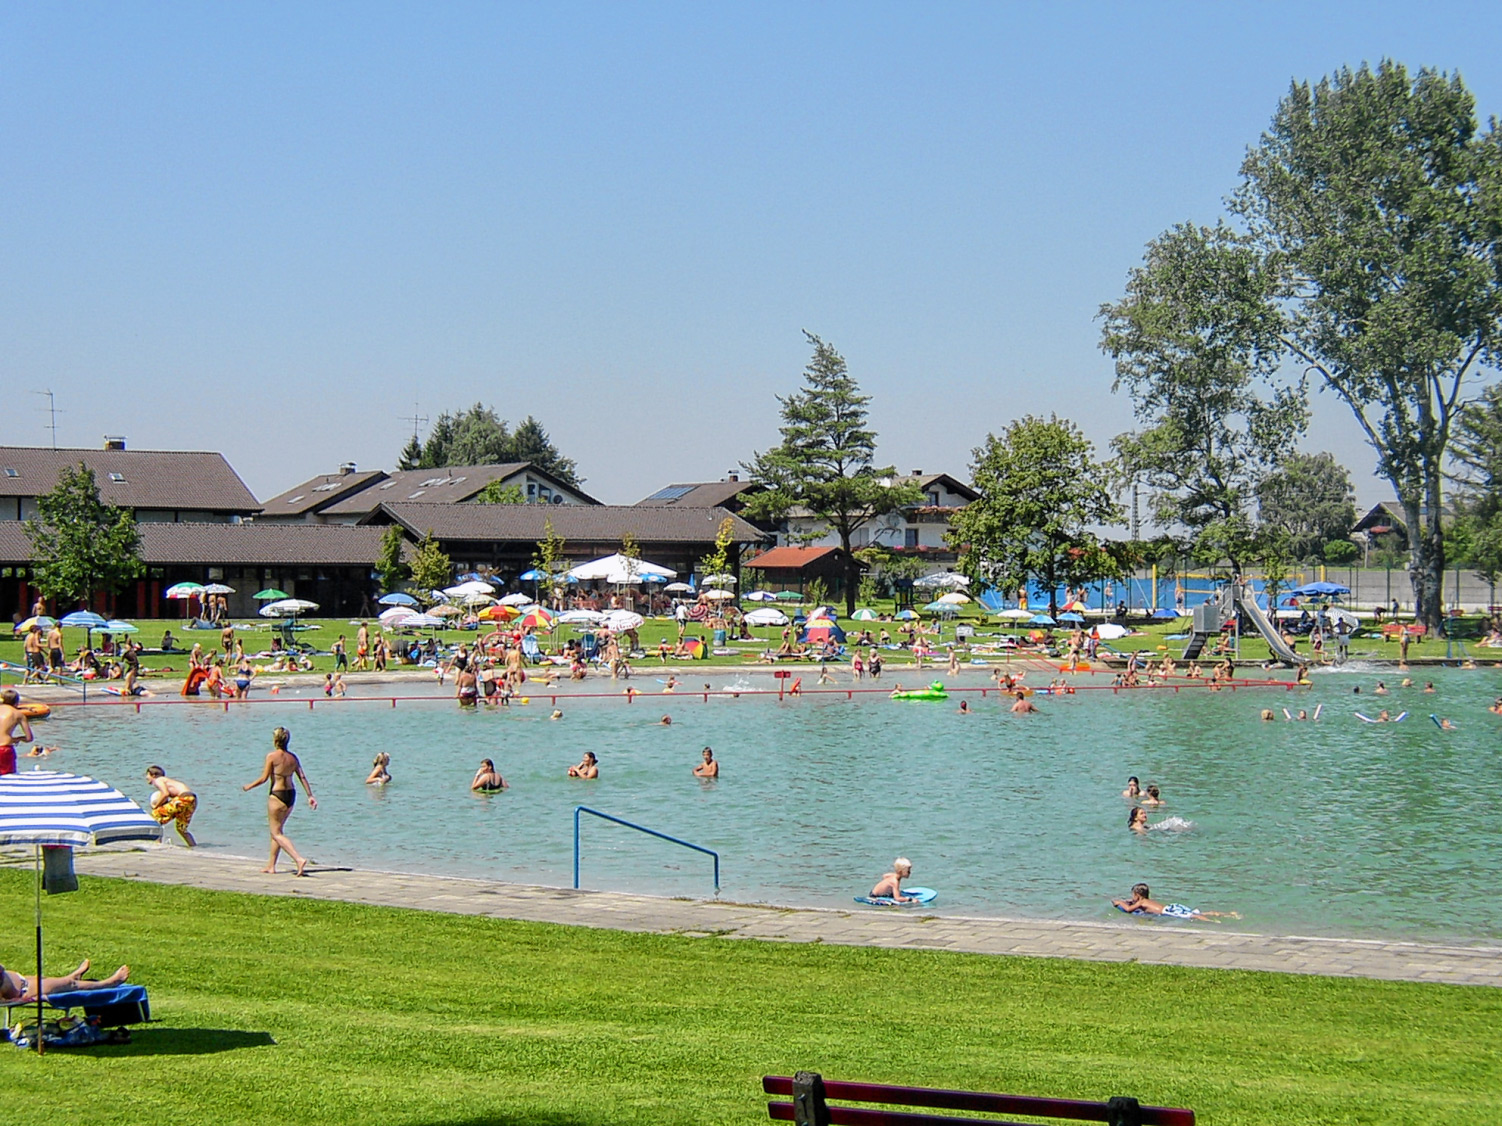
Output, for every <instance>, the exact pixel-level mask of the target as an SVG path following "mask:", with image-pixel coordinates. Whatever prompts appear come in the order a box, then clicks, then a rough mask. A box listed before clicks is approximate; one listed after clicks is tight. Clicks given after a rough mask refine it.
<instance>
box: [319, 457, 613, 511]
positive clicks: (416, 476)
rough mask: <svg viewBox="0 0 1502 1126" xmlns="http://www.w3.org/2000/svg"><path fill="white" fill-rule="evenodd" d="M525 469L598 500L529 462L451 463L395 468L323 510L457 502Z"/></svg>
mask: <svg viewBox="0 0 1502 1126" xmlns="http://www.w3.org/2000/svg"><path fill="white" fill-rule="evenodd" d="M523 470H526V471H529V472H531V473H534V474H536V475H537V476H539V477H542V478H544V479H546V480H548V481H552V482H553V483H554V484H555V485H556V486H557V487H558V488H560V489H567V490H568V491H569V492H571V493H574V494H576V495H577V496H580V497H582V498H583V499H584V501H585V503H586V504H594V503H595V499H594V497H592V496H590V495H589V494H588V493H586V492H585V491H584V490H583V489H578V488H575V487H574V486H573V485H568V484H565V483H564V482H562V481H559V480H558V479H557V478H556V477H554V476H553V475H552V474H551V473H548V472H547V471H546V470H542V469H538V468H537V467H536V466H535V465H532V464H530V463H529V462H525V461H515V462H510V463H508V464H505V465H451V466H449V467H448V468H446V469H397V470H393V471H392V472H390V473H388V474H386V475H385V478H384V479H383V480H381V481H380V482H378V483H374V484H372V485H371V486H370V487H369V488H366V489H364V490H362V491H360V492H358V493H355V494H354V495H353V496H350V497H346V498H345V499H344V500H341V501H338V502H336V503H334V504H331V505H329V507H327V508H325V509H324V510H323V515H324V516H329V517H339V516H344V517H361V516H368V515H369V514H370V513H372V512H374V511H375V510H376V509H377V508H378V507H380V506H381V505H382V504H387V503H391V504H395V503H405V502H407V501H417V502H420V503H422V504H457V503H460V502H462V501H467V500H472V499H473V498H474V495H475V494H476V493H478V492H479V491H480V490H481V489H483V488H484V487H485V486H486V485H488V484H490V483H491V482H492V481H502V480H505V479H506V478H507V477H511V476H514V475H515V474H518V473H521V472H522V471H523Z"/></svg>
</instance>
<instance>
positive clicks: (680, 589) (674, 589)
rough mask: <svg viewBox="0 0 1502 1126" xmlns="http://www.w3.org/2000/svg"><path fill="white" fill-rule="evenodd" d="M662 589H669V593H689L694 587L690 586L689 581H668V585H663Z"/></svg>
mask: <svg viewBox="0 0 1502 1126" xmlns="http://www.w3.org/2000/svg"><path fill="white" fill-rule="evenodd" d="M662 589H663V590H665V591H667V592H668V593H669V594H687V593H688V592H689V591H691V590H693V589H694V588H693V587H691V586H689V585H688V583H668V585H667V586H665V587H663V588H662Z"/></svg>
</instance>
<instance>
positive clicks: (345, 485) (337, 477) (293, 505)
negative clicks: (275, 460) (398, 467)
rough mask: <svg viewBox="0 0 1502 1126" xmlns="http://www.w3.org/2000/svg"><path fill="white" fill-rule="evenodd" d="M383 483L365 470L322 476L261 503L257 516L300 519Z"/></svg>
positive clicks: (381, 476)
mask: <svg viewBox="0 0 1502 1126" xmlns="http://www.w3.org/2000/svg"><path fill="white" fill-rule="evenodd" d="M385 479H386V474H385V473H384V472H382V471H381V470H379V469H373V470H367V471H366V472H364V473H325V474H323V475H322V476H321V477H314V478H313V479H312V480H310V481H304V482H303V483H302V484H301V485H295V486H293V487H292V488H290V489H288V490H287V491H286V492H284V493H281V494H279V495H277V496H274V497H272V498H271V499H270V500H268V501H265V502H264V503H262V505H261V515H262V517H266V516H302V515H304V514H305V513H308V512H312V511H316V510H318V509H322V508H327V507H328V506H329V505H331V504H334V503H336V502H337V501H341V500H343V499H345V498H346V497H348V496H349V495H350V494H351V493H355V492H358V491H359V490H361V489H363V488H365V487H366V486H367V485H373V484H376V483H377V482H379V481H384V480H385Z"/></svg>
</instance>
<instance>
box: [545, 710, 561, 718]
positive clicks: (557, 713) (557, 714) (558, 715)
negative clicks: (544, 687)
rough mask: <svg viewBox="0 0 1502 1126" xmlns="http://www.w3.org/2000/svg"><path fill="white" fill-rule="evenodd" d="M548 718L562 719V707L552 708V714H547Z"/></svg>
mask: <svg viewBox="0 0 1502 1126" xmlns="http://www.w3.org/2000/svg"><path fill="white" fill-rule="evenodd" d="M548 718H549V719H562V718H563V709H562V708H554V709H553V714H552V715H550V716H548Z"/></svg>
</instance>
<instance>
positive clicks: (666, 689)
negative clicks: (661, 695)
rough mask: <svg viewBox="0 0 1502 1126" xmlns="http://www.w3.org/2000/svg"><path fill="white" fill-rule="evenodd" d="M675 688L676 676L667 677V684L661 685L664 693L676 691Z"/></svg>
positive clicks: (676, 685) (676, 683) (676, 684)
mask: <svg viewBox="0 0 1502 1126" xmlns="http://www.w3.org/2000/svg"><path fill="white" fill-rule="evenodd" d="M677 687H678V678H677V677H676V676H670V677H668V682H667V684H665V685H663V688H662V690H663V691H664V692H672V691H674V690H676V689H677Z"/></svg>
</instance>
